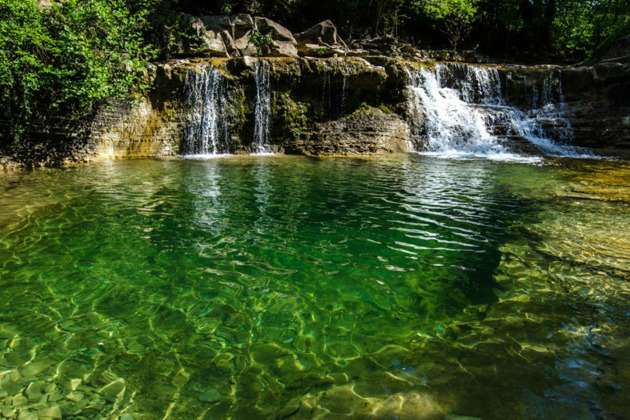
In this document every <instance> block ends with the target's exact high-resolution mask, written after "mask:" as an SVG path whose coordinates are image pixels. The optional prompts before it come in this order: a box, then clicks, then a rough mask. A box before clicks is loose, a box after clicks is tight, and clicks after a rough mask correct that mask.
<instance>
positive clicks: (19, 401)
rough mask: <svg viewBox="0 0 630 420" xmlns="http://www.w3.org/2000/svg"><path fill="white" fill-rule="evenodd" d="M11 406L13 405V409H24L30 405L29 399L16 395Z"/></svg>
mask: <svg viewBox="0 0 630 420" xmlns="http://www.w3.org/2000/svg"><path fill="white" fill-rule="evenodd" d="M11 404H12V405H13V407H24V406H25V405H27V404H28V398H26V397H25V396H24V395H16V396H15V397H13V399H12V401H11Z"/></svg>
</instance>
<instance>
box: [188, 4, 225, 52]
mask: <svg viewBox="0 0 630 420" xmlns="http://www.w3.org/2000/svg"><path fill="white" fill-rule="evenodd" d="M182 16H184V18H186V19H187V20H188V22H189V23H190V25H191V26H192V28H193V30H194V31H195V33H196V34H197V36H198V37H199V39H201V42H202V45H201V49H200V51H199V52H200V53H202V54H203V55H207V56H210V57H228V56H229V54H228V51H227V48H226V46H225V42H224V41H223V36H222V35H221V32H222V29H219V30H212V29H208V28H207V27H206V22H208V24H215V23H217V22H216V21H215V20H211V19H208V18H209V16H204V17H203V18H199V17H195V16H191V15H189V14H186V13H184V14H182ZM204 19H205V20H204Z"/></svg>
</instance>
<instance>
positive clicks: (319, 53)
mask: <svg viewBox="0 0 630 420" xmlns="http://www.w3.org/2000/svg"><path fill="white" fill-rule="evenodd" d="M331 51H332V48H328V47H322V48H315V49H314V50H313V52H314V53H315V55H316V56H318V57H326V56H327V55H328V54H330V52H331Z"/></svg>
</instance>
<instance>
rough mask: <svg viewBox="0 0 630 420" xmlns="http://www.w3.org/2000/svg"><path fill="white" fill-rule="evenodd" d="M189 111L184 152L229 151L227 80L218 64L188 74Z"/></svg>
mask: <svg viewBox="0 0 630 420" xmlns="http://www.w3.org/2000/svg"><path fill="white" fill-rule="evenodd" d="M186 87H187V88H186V93H187V103H188V107H189V110H190V111H189V112H187V113H186V119H187V123H188V125H187V128H186V129H185V130H184V134H183V139H182V154H184V155H218V154H222V153H227V152H228V138H229V133H228V127H227V124H226V122H225V119H224V118H221V110H222V109H223V108H224V107H225V101H226V93H227V79H225V78H224V77H223V76H222V75H221V73H219V72H218V71H217V70H216V69H215V68H214V66H212V65H204V66H202V67H201V68H196V69H195V68H193V69H190V70H189V71H188V73H187V74H186Z"/></svg>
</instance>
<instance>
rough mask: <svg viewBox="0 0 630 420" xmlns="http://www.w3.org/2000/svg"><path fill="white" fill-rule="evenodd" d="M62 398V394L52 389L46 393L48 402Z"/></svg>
mask: <svg viewBox="0 0 630 420" xmlns="http://www.w3.org/2000/svg"><path fill="white" fill-rule="evenodd" d="M62 398H63V394H62V393H61V392H59V391H53V392H51V393H50V394H49V395H48V401H49V402H57V401H59V400H60V399H62Z"/></svg>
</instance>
